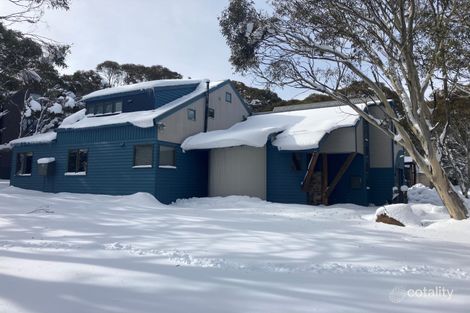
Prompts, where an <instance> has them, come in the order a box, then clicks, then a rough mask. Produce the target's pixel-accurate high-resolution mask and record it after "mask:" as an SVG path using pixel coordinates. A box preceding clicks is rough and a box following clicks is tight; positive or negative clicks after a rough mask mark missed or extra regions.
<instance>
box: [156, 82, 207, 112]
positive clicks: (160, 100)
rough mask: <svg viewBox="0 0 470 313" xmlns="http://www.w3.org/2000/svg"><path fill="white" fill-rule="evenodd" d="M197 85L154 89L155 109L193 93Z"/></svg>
mask: <svg viewBox="0 0 470 313" xmlns="http://www.w3.org/2000/svg"><path fill="white" fill-rule="evenodd" d="M197 86H198V84H189V85H182V86H171V87H156V88H155V89H154V90H155V108H158V107H161V106H162V105H165V104H167V103H170V102H171V101H173V100H176V99H178V98H181V97H182V96H184V95H187V94H188V93H191V92H193V91H194V90H195V89H196V87H197Z"/></svg>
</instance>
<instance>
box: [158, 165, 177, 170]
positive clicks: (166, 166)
mask: <svg viewBox="0 0 470 313" xmlns="http://www.w3.org/2000/svg"><path fill="white" fill-rule="evenodd" d="M158 168H165V169H172V170H175V169H176V168H177V167H176V166H174V165H159V166H158Z"/></svg>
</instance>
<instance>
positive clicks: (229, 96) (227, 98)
mask: <svg viewBox="0 0 470 313" xmlns="http://www.w3.org/2000/svg"><path fill="white" fill-rule="evenodd" d="M225 102H228V103H232V93H231V92H228V91H226V92H225Z"/></svg>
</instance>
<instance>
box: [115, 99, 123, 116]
mask: <svg viewBox="0 0 470 313" xmlns="http://www.w3.org/2000/svg"><path fill="white" fill-rule="evenodd" d="M114 112H116V113H118V112H122V101H116V102H114Z"/></svg>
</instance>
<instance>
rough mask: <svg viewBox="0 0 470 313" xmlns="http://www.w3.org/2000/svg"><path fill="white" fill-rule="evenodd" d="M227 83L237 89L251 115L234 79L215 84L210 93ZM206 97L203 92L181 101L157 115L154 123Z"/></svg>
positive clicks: (248, 110) (236, 92)
mask: <svg viewBox="0 0 470 313" xmlns="http://www.w3.org/2000/svg"><path fill="white" fill-rule="evenodd" d="M227 84H229V85H230V86H231V87H232V89H233V90H234V91H235V94H236V96H237V97H238V98H239V99H240V101H241V102H242V104H243V106H244V107H245V109H246V111H247V113H248V115H251V111H250V109H249V108H248V105H247V104H246V102H245V101H244V100H243V98H242V97H241V95H240V93H238V91H237V89H236V88H235V86H234V85H233V83H232V81H231V80H230V79H226V80H224V81H223V82H222V83H220V84H218V85H217V86H214V87H212V88H209V93H211V92H214V91H216V90H217V89H219V88H222V87H223V86H225V85H227ZM204 97H205V93H201V94H200V95H197V96H195V97H193V98H190V99H188V100H186V101H184V102H183V103H181V104H180V105H178V106H176V107H174V108H172V109H170V110H168V111H166V112H165V113H163V114H161V115H159V116H157V117H156V118H155V119H154V124H156V123H157V122H158V121H161V120H162V119H164V118H166V117H168V116H170V115H172V114H173V113H176V112H177V111H179V110H180V109H182V108H184V107H186V106H188V105H190V104H192V103H193V102H194V101H197V100H199V99H202V98H204Z"/></svg>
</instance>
